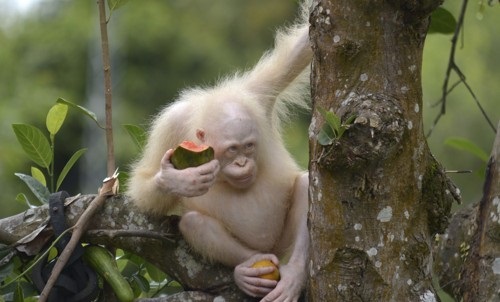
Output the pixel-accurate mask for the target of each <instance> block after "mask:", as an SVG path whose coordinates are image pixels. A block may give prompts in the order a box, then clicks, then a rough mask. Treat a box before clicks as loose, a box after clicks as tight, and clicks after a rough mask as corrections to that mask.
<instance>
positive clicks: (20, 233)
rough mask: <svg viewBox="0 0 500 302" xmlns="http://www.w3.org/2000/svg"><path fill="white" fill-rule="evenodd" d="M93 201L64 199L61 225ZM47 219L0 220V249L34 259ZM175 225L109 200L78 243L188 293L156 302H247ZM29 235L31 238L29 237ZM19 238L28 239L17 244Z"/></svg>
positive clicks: (31, 213) (30, 213)
mask: <svg viewBox="0 0 500 302" xmlns="http://www.w3.org/2000/svg"><path fill="white" fill-rule="evenodd" d="M95 198H96V196H95V195H82V196H79V197H77V198H74V201H73V202H68V200H70V198H68V199H67V202H66V204H68V205H67V206H66V208H65V215H66V218H67V225H68V226H73V225H75V224H76V223H77V221H78V219H80V217H81V216H82V215H83V212H84V210H85V209H86V208H87V207H89V204H90V203H91V202H92V200H94V199H95ZM48 216H49V212H48V206H47V205H45V206H41V207H39V208H36V209H29V210H27V211H26V212H24V213H20V214H17V215H14V216H11V217H7V218H3V219H0V230H8V232H3V231H0V243H4V244H8V245H12V246H17V250H18V251H24V250H28V251H32V254H36V253H37V250H36V249H37V248H38V250H39V249H41V246H43V244H40V243H39V242H37V240H38V238H39V237H41V236H43V238H44V239H43V240H45V241H46V240H48V239H49V238H50V236H47V233H48V232H52V231H51V230H50V228H45V229H44V230H43V231H41V232H40V231H39V229H40V228H41V227H43V226H45V224H46V220H47V218H48ZM178 223H179V216H149V215H146V214H144V213H141V212H140V211H139V210H138V209H137V208H136V207H135V205H134V204H133V202H132V201H131V200H130V199H128V198H127V197H125V196H114V197H110V198H108V199H107V200H106V202H105V204H104V206H103V207H102V208H101V209H100V210H98V211H97V212H96V213H95V215H94V216H93V217H92V223H91V224H89V225H88V230H87V231H86V232H85V234H84V236H83V239H82V242H86V243H93V244H103V245H106V246H108V247H115V248H120V249H123V250H126V251H130V252H132V253H135V254H138V255H140V256H141V257H144V258H145V259H146V260H147V261H149V262H150V263H152V264H153V265H155V266H156V267H158V268H159V269H160V270H162V271H163V272H165V273H166V274H167V275H169V276H170V277H171V278H174V279H176V280H177V281H178V282H179V283H181V284H182V286H183V288H184V290H186V291H189V292H190V293H189V294H183V295H181V296H175V297H174V296H173V297H170V296H169V297H168V298H162V301H185V300H183V299H182V298H179V297H187V296H193V297H209V296H210V297H212V298H211V299H205V300H200V301H213V297H214V296H221V297H223V298H224V299H225V300H226V301H252V299H249V298H248V297H247V296H245V295H244V294H243V293H242V292H241V291H239V290H238V289H237V287H236V286H235V285H234V282H233V270H232V269H231V268H229V267H225V266H222V265H219V264H212V263H208V262H207V261H205V260H204V259H203V258H202V257H201V256H200V255H198V254H196V253H194V252H193V251H192V250H191V248H190V247H189V246H188V245H187V243H186V242H185V241H184V240H183V238H182V236H181V234H180V232H179V229H178ZM35 231H36V232H37V233H35V234H34V236H29V235H30V234H31V233H33V232H35ZM23 238H30V239H29V240H26V239H25V241H23V242H19V243H18V241H19V240H21V239H23ZM146 251H147V252H146ZM198 292H203V293H206V294H199V293H198ZM186 295H187V296H186ZM176 299H178V300H176ZM179 299H180V300H179Z"/></svg>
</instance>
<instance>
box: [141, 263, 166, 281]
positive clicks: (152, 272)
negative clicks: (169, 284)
mask: <svg viewBox="0 0 500 302" xmlns="http://www.w3.org/2000/svg"><path fill="white" fill-rule="evenodd" d="M145 266H146V270H147V272H148V274H149V277H151V280H153V281H156V282H158V283H160V282H162V281H163V280H165V278H166V277H167V275H166V274H165V273H164V272H162V271H161V270H160V269H158V268H157V267H156V266H154V265H152V264H151V263H149V262H146V263H145Z"/></svg>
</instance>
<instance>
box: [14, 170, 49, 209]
mask: <svg viewBox="0 0 500 302" xmlns="http://www.w3.org/2000/svg"><path fill="white" fill-rule="evenodd" d="M14 174H15V175H16V176H17V177H19V178H20V179H21V180H22V181H24V183H26V185H28V188H30V190H31V192H33V194H35V196H36V198H38V200H40V201H41V202H42V203H49V195H50V192H49V189H47V187H45V186H44V185H42V184H41V183H40V182H39V181H38V180H36V179H34V178H33V177H31V176H29V175H26V174H22V173H14Z"/></svg>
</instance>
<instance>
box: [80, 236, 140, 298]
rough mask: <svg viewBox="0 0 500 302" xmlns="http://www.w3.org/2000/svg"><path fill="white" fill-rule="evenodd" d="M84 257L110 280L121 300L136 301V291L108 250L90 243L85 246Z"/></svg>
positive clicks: (102, 275) (93, 267) (105, 278)
mask: <svg viewBox="0 0 500 302" xmlns="http://www.w3.org/2000/svg"><path fill="white" fill-rule="evenodd" d="M83 258H84V259H85V261H86V262H87V263H88V264H89V265H90V267H92V269H94V271H95V272H96V273H98V274H99V275H100V276H101V277H103V278H104V280H106V282H108V284H109V285H110V286H111V288H112V289H113V291H114V292H115V295H116V297H117V298H118V300H120V301H121V302H132V301H134V292H133V291H132V288H131V287H130V284H129V283H128V282H127V280H126V279H125V277H123V276H122V274H121V273H120V271H119V270H118V267H117V266H116V261H115V259H114V258H113V257H112V256H111V254H110V252H109V251H108V250H106V249H105V248H103V247H100V246H97V245H88V246H86V247H85V254H83Z"/></svg>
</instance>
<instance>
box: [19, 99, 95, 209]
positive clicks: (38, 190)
mask: <svg viewBox="0 0 500 302" xmlns="http://www.w3.org/2000/svg"><path fill="white" fill-rule="evenodd" d="M69 106H72V107H74V108H77V109H78V110H80V111H81V112H83V113H84V114H86V115H88V116H90V117H91V118H92V119H93V120H94V121H96V122H97V119H96V118H95V114H94V113H92V112H90V111H88V110H87V109H85V108H83V107H81V106H78V105H75V104H73V103H71V102H68V101H66V100H64V99H62V98H59V99H58V100H57V102H56V104H55V105H53V106H52V107H51V108H50V110H49V112H48V113H47V117H46V119H45V126H46V128H47V131H48V133H49V137H50V141H49V140H48V139H47V137H46V136H45V135H44V134H43V132H42V130H40V129H38V128H37V127H35V126H32V125H28V124H14V125H12V128H13V129H14V133H15V135H16V138H17V140H18V142H19V143H20V144H21V147H22V148H23V150H24V152H25V153H26V154H27V155H28V157H29V158H30V159H31V160H32V161H33V162H34V163H35V164H37V165H38V166H40V167H41V168H43V169H44V170H45V171H46V173H47V175H48V176H49V180H50V184H51V191H52V192H56V191H58V190H59V188H60V186H61V184H62V182H63V181H64V179H65V177H66V175H67V174H68V172H69V171H70V170H71V168H72V167H73V166H74V164H75V163H76V162H77V161H78V159H79V158H80V157H81V156H82V155H83V154H84V153H85V151H86V150H87V149H80V150H78V151H76V152H75V153H74V154H73V155H72V156H71V158H70V159H69V160H68V162H66V164H65V165H64V168H63V169H62V170H61V173H60V174H59V177H58V178H57V182H56V183H54V178H55V174H54V149H55V137H56V134H57V133H58V132H59V130H60V129H61V127H62V125H63V124H64V121H65V119H66V116H67V114H68V107H69ZM15 175H16V176H17V177H19V178H20V179H21V180H22V181H24V183H25V184H26V185H27V186H28V188H29V189H30V190H31V192H33V194H34V195H35V197H36V198H37V199H38V200H39V201H41V202H42V203H47V202H48V197H49V195H50V190H49V189H48V188H47V181H46V178H45V174H44V173H43V172H42V171H41V170H40V169H38V168H37V167H31V176H30V175H26V174H22V173H15ZM16 200H18V201H23V200H24V201H26V203H27V204H28V206H31V203H30V202H29V200H28V198H27V197H26V196H25V195H19V194H18V195H17V197H16Z"/></svg>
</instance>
